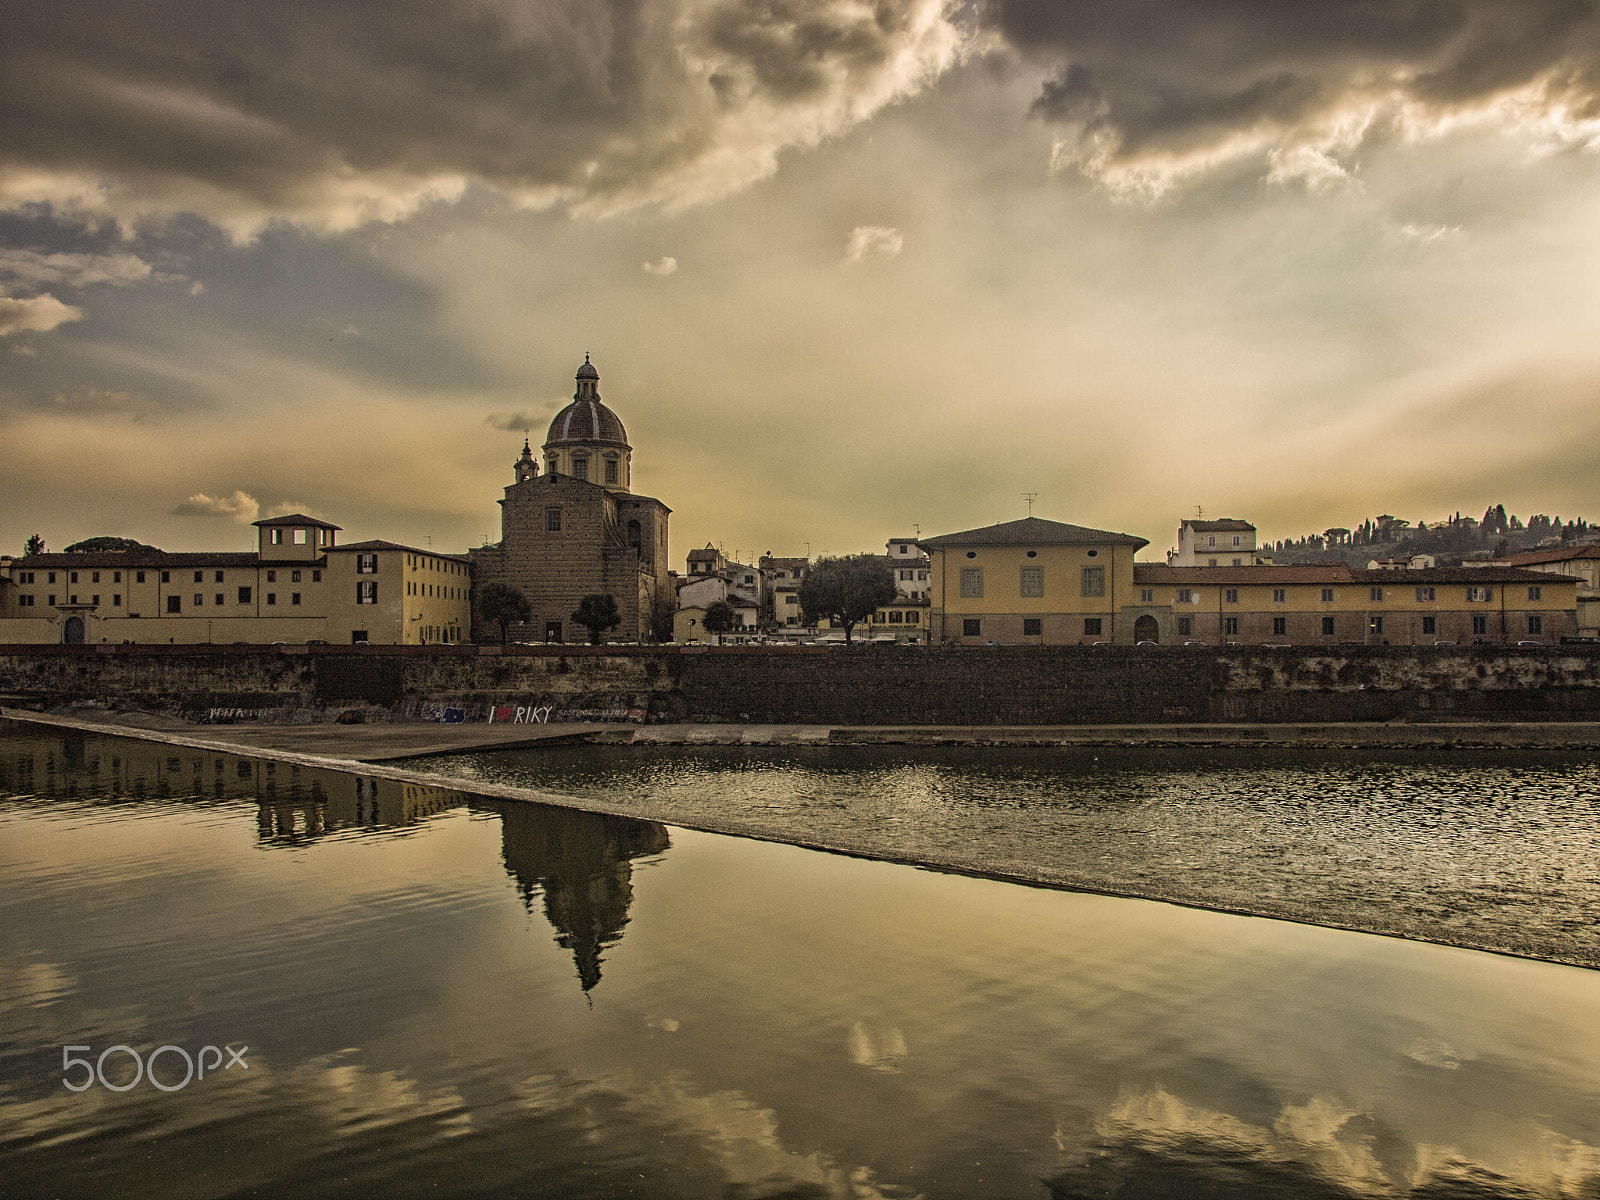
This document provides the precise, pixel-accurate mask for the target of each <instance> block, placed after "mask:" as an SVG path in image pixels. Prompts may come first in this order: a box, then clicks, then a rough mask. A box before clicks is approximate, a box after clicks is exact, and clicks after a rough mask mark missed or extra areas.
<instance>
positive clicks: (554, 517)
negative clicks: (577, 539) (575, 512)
mask: <svg viewBox="0 0 1600 1200" xmlns="http://www.w3.org/2000/svg"><path fill="white" fill-rule="evenodd" d="M544 528H545V532H546V533H560V532H561V510H560V509H559V508H547V509H545V510H544ZM547 640H548V639H547Z"/></svg>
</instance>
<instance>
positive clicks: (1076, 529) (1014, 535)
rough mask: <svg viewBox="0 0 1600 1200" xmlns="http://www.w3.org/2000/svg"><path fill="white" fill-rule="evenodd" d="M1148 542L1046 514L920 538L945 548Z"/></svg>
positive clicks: (921, 543) (931, 547) (1138, 544)
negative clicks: (1048, 517) (1054, 519)
mask: <svg viewBox="0 0 1600 1200" xmlns="http://www.w3.org/2000/svg"><path fill="white" fill-rule="evenodd" d="M1149 544H1150V543H1149V541H1148V540H1146V539H1145V538H1142V537H1134V536H1133V535H1132V534H1131V533H1112V532H1110V531H1108V530H1105V529H1089V528H1087V527H1086V526H1083V525H1068V524H1066V523H1065V522H1063V521H1047V520H1045V519H1044V518H1043V517H1023V518H1022V520H1020V521H1005V522H1003V523H1001V524H999V525H985V526H983V527H982V528H979V529H965V530H962V531H961V532H960V533H942V534H940V535H938V536H937V537H926V538H918V539H917V545H919V546H921V547H922V548H923V549H924V550H942V549H944V548H945V547H947V546H1132V547H1134V548H1135V549H1138V548H1139V547H1141V546H1148V545H1149Z"/></svg>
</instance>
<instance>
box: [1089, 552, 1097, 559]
mask: <svg viewBox="0 0 1600 1200" xmlns="http://www.w3.org/2000/svg"><path fill="white" fill-rule="evenodd" d="M1089 557H1090V558H1099V557H1100V551H1098V550H1091V551H1089Z"/></svg>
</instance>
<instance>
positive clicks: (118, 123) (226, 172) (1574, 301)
mask: <svg viewBox="0 0 1600 1200" xmlns="http://www.w3.org/2000/svg"><path fill="white" fill-rule="evenodd" d="M1597 150H1600V13H1597V11H1596V5H1595V4H1591V3H1584V2H1578V0H1519V2H1518V3H1516V4H1505V3H1503V0H1383V2H1379V0H1297V2H1296V3H1294V4H1283V3H1281V2H1280V0H1121V2H1119V3H1117V4H1114V5H1105V4H1096V3H1087V2H1077V0H992V2H989V3H984V4H980V5H972V4H950V3H943V2H941V0H873V2H862V0H392V2H391V3H389V4H387V5H384V6H382V7H381V8H377V9H374V8H373V7H372V6H371V5H369V4H365V3H357V2H355V0H316V2H315V3H311V2H306V0H280V2H278V3H274V4H271V5H261V4H258V3H256V2H254V0H250V2H246V0H209V2H207V3H204V4H201V3H198V2H196V0H67V2H65V3H61V4H55V5H43V4H31V5H11V6H7V7H6V8H5V9H4V11H3V13H0V553H20V552H21V549H22V543H23V541H24V540H25V539H26V538H27V536H28V535H29V534H31V533H35V532H37V533H40V534H42V535H43V536H44V538H45V540H46V542H47V544H48V545H49V546H50V548H51V549H59V548H61V547H63V546H65V545H67V544H69V543H70V542H73V541H75V540H78V539H80V538H83V537H89V536H95V535H115V536H123V537H133V538H137V539H139V540H140V541H143V542H147V543H151V544H154V545H157V546H160V547H162V548H164V549H168V550H239V549H250V548H253V545H254V530H253V529H251V527H250V524H249V523H250V522H251V521H253V520H256V519H258V518H260V517H264V516H270V515H277V514H281V513H286V512H307V513H310V514H312V515H315V516H318V517H321V518H323V519H326V520H330V521H333V522H335V523H337V524H339V525H340V526H342V527H343V529H344V531H345V532H344V534H343V540H345V541H354V540H365V539H368V538H386V539H389V540H392V541H398V542H404V543H407V544H412V545H419V546H431V547H433V548H434V549H438V550H445V551H455V552H460V551H464V550H465V549H466V548H467V547H469V546H475V545H480V544H482V543H483V542H484V541H485V539H488V540H495V539H497V538H498V536H499V535H498V520H499V510H498V508H497V506H496V504H495V501H496V500H498V499H499V498H500V496H501V494H502V491H501V490H502V489H503V488H504V487H505V486H506V485H508V484H509V483H511V482H512V463H513V461H514V460H515V459H516V457H517V456H518V454H519V453H520V451H521V445H522V438H523V435H524V431H525V430H526V431H531V435H532V439H533V442H534V444H535V446H536V447H537V445H538V444H539V443H540V442H541V441H542V440H543V436H544V431H545V429H546V428H547V426H548V423H549V421H550V418H551V417H552V416H554V414H555V413H556V412H557V411H559V409H560V408H561V407H562V406H563V405H564V404H565V403H566V402H567V401H568V399H569V398H570V397H571V395H572V392H573V374H574V372H575V371H576V369H577V367H578V366H579V365H580V364H581V363H582V362H583V357H584V355H585V354H586V353H588V354H590V355H592V356H593V361H594V363H595V365H596V367H597V368H598V370H599V371H600V376H601V379H600V392H601V395H602V396H603V397H604V399H605V401H606V403H607V404H608V405H609V406H610V407H612V408H613V409H614V410H615V411H616V412H617V413H618V415H619V416H620V417H621V418H622V420H623V421H624V423H625V424H626V426H627V429H628V433H629V436H630V441H631V443H632V446H633V483H634V490H636V491H639V492H642V493H645V494H648V495H653V496H657V497H659V498H661V499H662V500H663V501H664V502H665V503H666V504H668V505H669V506H670V507H671V508H672V509H673V510H674V511H673V518H672V542H673V544H672V555H673V559H674V561H675V562H678V563H679V565H680V566H681V560H682V558H683V556H684V555H685V554H686V553H687V551H688V550H690V549H692V548H694V547H697V546H702V545H705V544H707V543H708V542H709V543H714V544H717V545H719V546H721V547H722V548H723V549H724V550H725V551H726V552H727V553H729V554H730V555H731V554H734V553H735V551H737V552H738V555H739V556H740V557H741V558H744V559H746V560H748V559H749V558H750V557H752V556H753V555H757V554H761V553H765V552H768V551H770V552H772V553H774V554H779V555H793V554H807V553H809V554H811V555H813V556H814V555H818V554H825V553H826V554H842V553H851V552H856V551H862V550H879V551H880V552H881V549H882V546H883V544H884V543H885V542H886V541H887V540H889V539H891V538H898V537H905V536H908V535H914V534H916V533H918V532H920V533H921V534H923V535H933V534H938V533H946V532H952V531H955V530H961V529H968V528H972V527H975V526H980V525H986V524H990V523H993V522H997V521H1005V520H1012V519H1016V518H1018V517H1022V516H1025V515H1027V514H1028V512H1029V507H1028V504H1029V501H1028V499H1026V497H1028V496H1032V497H1034V499H1033V502H1032V512H1033V513H1034V514H1035V515H1038V516H1043V517H1048V518H1051V519H1054V520H1061V521H1069V522H1072V523H1075V524H1083V525H1089V526H1094V527H1097V528H1104V529H1112V530H1117V531H1120V532H1127V533H1133V534H1136V535H1138V536H1141V537H1144V538H1147V539H1149V540H1150V542H1151V547H1150V549H1149V550H1148V551H1146V556H1147V557H1158V556H1159V552H1160V551H1161V550H1163V549H1165V548H1166V547H1168V546H1170V545H1173V544H1174V542H1175V532H1176V528H1177V524H1178V522H1179V520H1181V519H1182V518H1184V517H1189V516H1193V515H1195V513H1196V512H1197V511H1203V512H1204V514H1205V515H1206V516H1208V517H1221V516H1233V517H1242V518H1245V519H1248V520H1252V521H1254V522H1255V523H1256V524H1257V525H1258V526H1259V527H1260V530H1261V533H1262V536H1263V537H1264V538H1268V539H1271V538H1278V537H1286V536H1298V535H1300V534H1304V533H1308V532H1315V531H1320V530H1321V529H1323V528H1326V527H1329V526H1334V525H1339V526H1346V527H1350V526H1354V525H1356V524H1358V523H1359V522H1360V521H1361V520H1362V519H1364V518H1366V517H1369V516H1373V515H1376V514H1378V513H1382V512H1387V513H1393V514H1395V515H1397V516H1401V517H1404V518H1406V519H1408V520H1412V521H1417V520H1426V521H1428V522H1429V523H1430V524H1431V523H1432V522H1433V521H1435V520H1437V519H1439V518H1441V517H1443V516H1446V515H1448V514H1449V513H1451V512H1454V511H1455V510H1457V509H1460V510H1461V511H1463V512H1467V513H1471V514H1473V515H1476V514H1478V513H1481V512H1482V510H1483V509H1485V508H1486V507H1488V506H1490V505H1492V504H1496V503H1502V504H1504V505H1505V506H1506V507H1507V509H1508V510H1509V511H1511V512H1514V513H1518V514H1522V515H1529V514H1531V513H1533V512H1536V511H1538V512H1546V513H1550V514H1552V515H1562V516H1565V517H1567V518H1569V519H1570V518H1572V517H1576V516H1580V515H1582V516H1587V517H1589V518H1590V519H1595V518H1596V517H1597V516H1600V504H1597V503H1596V495H1595V480H1596V478H1597V477H1600V405H1597V404H1596V403H1595V402H1594V401H1595V397H1596V395H1597V394H1600V337H1597V336H1596V334H1597V332H1600V320H1597V318H1600V312H1597V306H1600V292H1597V286H1596V285H1597V284H1600V220H1597V218H1600V154H1597V153H1596V151H1597Z"/></svg>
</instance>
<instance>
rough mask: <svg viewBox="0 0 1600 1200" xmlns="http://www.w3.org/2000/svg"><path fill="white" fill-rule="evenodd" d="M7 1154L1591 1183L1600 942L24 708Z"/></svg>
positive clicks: (659, 1192)
mask: <svg viewBox="0 0 1600 1200" xmlns="http://www.w3.org/2000/svg"><path fill="white" fill-rule="evenodd" d="M565 753H566V752H563V754H565ZM598 761H599V760H594V761H593V762H591V764H590V765H589V766H583V767H581V768H580V767H568V768H562V767H560V766H559V764H558V763H557V762H556V760H555V759H554V758H552V759H549V760H548V761H547V762H546V764H545V766H546V767H547V768H548V769H550V770H555V771H559V770H561V769H572V770H580V769H581V771H582V772H585V773H588V774H589V775H590V780H591V783H593V784H595V785H596V786H599V784H598V777H597V776H595V775H594V774H593V770H594V763H595V762H598ZM1545 765H1546V766H1547V767H1549V768H1550V769H1552V770H1559V764H1556V763H1553V762H1552V763H1546V764H1545ZM477 769H479V770H482V769H483V764H479V766H478V767H477ZM646 769H648V770H650V771H654V772H656V779H657V782H656V785H655V786H662V787H666V786H670V779H671V776H672V775H673V774H674V773H675V772H676V773H678V774H680V775H681V774H682V773H683V771H684V767H683V764H682V763H681V762H680V763H679V765H678V766H677V767H672V766H671V765H670V764H669V763H668V762H666V760H662V761H661V762H658V763H657V764H656V765H654V766H649V765H648V764H646V763H644V762H643V761H636V762H635V763H634V765H633V767H628V766H627V765H626V764H624V765H622V766H618V767H614V768H611V770H613V771H614V772H616V773H617V775H616V776H615V777H618V778H620V776H621V775H622V774H626V772H627V771H628V770H646ZM766 769H769V770H774V771H780V768H778V767H769V768H766ZM792 769H794V768H792V767H786V768H781V770H792ZM896 769H899V768H896ZM947 769H949V770H954V768H953V767H949V766H948V765H947ZM1197 769H1198V768H1197ZM780 773H781V771H780ZM846 777H847V778H848V773H846ZM952 778H953V777H952ZM546 786H549V784H548V781H547V782H546ZM809 786H820V784H818V783H817V782H816V781H813V783H812V785H809ZM861 786H862V787H864V788H866V789H867V790H869V791H871V792H873V793H874V794H877V793H878V792H880V791H881V787H880V786H879V784H874V783H872V782H871V781H870V780H862V781H861ZM985 786H987V785H985ZM1546 786H1553V785H1551V784H1549V783H1548V782H1547V784H1546ZM999 794H1001V795H1004V794H1007V793H1006V789H1005V788H1001V789H1000V793H999ZM764 802H765V801H764ZM771 802H773V803H776V802H777V801H775V800H774V801H771ZM885 802H887V801H885ZM845 803H846V804H847V805H848V804H849V803H852V801H849V800H846V802H845ZM1007 803H1011V802H1004V803H1001V804H1000V805H999V809H1004V808H1005V807H1006V804H1007ZM994 816H995V819H996V820H999V819H1000V817H1001V812H1000V811H998V810H997V811H996V812H995V814H994ZM1197 819H1198V818H1197ZM1561 902H1562V903H1565V901H1561ZM119 1045H120V1046H127V1047H128V1048H129V1050H128V1051H116V1052H113V1053H111V1054H110V1055H109V1057H105V1058H101V1056H102V1055H103V1054H104V1053H105V1052H106V1051H107V1050H108V1048H109V1047H112V1046H119ZM212 1045H214V1046H217V1047H219V1048H221V1047H228V1048H229V1049H230V1050H231V1051H239V1052H241V1053H242V1055H243V1058H244V1063H242V1064H237V1065H232V1066H230V1067H228V1069H220V1068H217V1067H213V1068H212V1069H211V1071H210V1073H209V1074H207V1076H206V1077H205V1078H204V1079H191V1080H190V1081H189V1082H188V1083H186V1084H183V1085H182V1086H178V1085H179V1084H180V1081H181V1080H182V1078H183V1076H184V1062H183V1059H182V1056H181V1053H180V1052H187V1053H189V1054H190V1056H191V1057H193V1056H195V1055H197V1054H199V1053H200V1051H201V1048H202V1047H205V1046H212ZM165 1046H170V1047H175V1048H176V1049H174V1050H169V1051H162V1052H161V1055H159V1056H158V1058H159V1061H158V1062H156V1063H155V1064H154V1065H153V1067H152V1070H153V1071H154V1072H155V1074H156V1079H157V1080H158V1081H159V1082H161V1083H162V1084H163V1086H166V1087H169V1088H172V1089H173V1090H170V1091H163V1090H160V1089H159V1088H157V1087H155V1086H152V1084H151V1081H150V1079H149V1078H140V1079H139V1080H138V1081H137V1082H133V1065H132V1056H133V1055H135V1054H137V1055H139V1056H141V1057H142V1058H143V1059H144V1060H146V1061H148V1060H149V1058H150V1055H151V1052H152V1051H156V1050H158V1049H160V1048H161V1047H165ZM63 1047H79V1048H80V1049H75V1050H70V1051H66V1052H65V1053H66V1055H67V1056H68V1057H72V1058H80V1059H87V1060H89V1061H90V1062H91V1064H93V1063H94V1062H96V1061H98V1062H100V1064H101V1077H100V1078H93V1081H92V1082H91V1083H90V1085H89V1086H88V1087H87V1088H86V1089H85V1090H83V1091H81V1092H73V1091H69V1090H68V1089H67V1088H66V1087H65V1086H64V1084H63V1077H65V1078H66V1080H67V1081H69V1082H73V1083H78V1082H81V1081H82V1080H83V1079H84V1078H85V1068H82V1067H69V1068H66V1069H64V1068H63V1053H64V1052H63ZM246 1047H247V1049H243V1050H241V1048H246ZM217 1057H218V1058H222V1057H223V1056H222V1055H221V1054H220V1053H219V1054H218V1055H217ZM89 1070H90V1071H92V1065H91V1068H89ZM91 1078H92V1076H91ZM130 1083H132V1086H130V1087H128V1090H126V1091H121V1092H118V1091H114V1090H111V1089H112V1088H113V1087H123V1086H125V1085H128V1084H130ZM0 1195H4V1196H6V1197H33V1196H64V1195H88V1196H96V1197H123V1196H129V1197H133V1196H138V1197H144V1196H149V1197H237V1196H274V1197H277V1196H285V1197H300V1196H306V1197H368V1196H386V1197H388V1196H394V1197H411V1196H424V1195H426V1196H457V1195H460V1196H541V1197H697V1198H698V1197H729V1198H751V1200H753V1198H755V1197H771V1198H777V1197H791V1198H800V1197H806V1198H815V1197H840V1198H862V1197H865V1198H869V1200H870V1198H873V1197H912V1196H919V1195H920V1196H924V1197H928V1198H929V1200H932V1198H934V1197H1039V1198H1045V1200H1048V1198H1051V1197H1056V1198H1061V1197H1073V1198H1077V1197H1084V1198H1087V1197H1092V1196H1093V1197H1099V1196H1114V1197H1124V1198H1137V1200H1143V1198H1150V1200H1154V1198H1155V1197H1199V1198H1207V1197H1224V1196H1226V1197H1233V1196H1238V1197H1284V1198H1289V1197H1296V1198H1299V1197H1310V1198H1313V1200H1318V1198H1323V1197H1328V1198H1346V1197H1377V1196H1415V1197H1490V1196H1499V1197H1525V1196H1530V1195H1532V1196H1547V1197H1564V1198H1571V1200H1579V1198H1592V1197H1594V1196H1596V1195H1600V973H1596V972H1593V971H1587V970H1582V969H1578V968H1574V967H1568V966H1561V965H1555V964H1550V963H1541V962H1533V961H1527V960H1521V959H1515V958H1508V957H1504V956H1498V955H1488V954H1482V953H1477V952H1474V951H1470V950H1460V949H1453V948H1447V947H1441V946H1435V945H1425V944H1420V943H1415V942H1407V941H1402V940H1398V939H1393V938H1382V937H1373V936H1370V935H1365V934H1359V933H1351V932H1345V931H1340V930H1330V929H1321V928H1316V927H1312V926H1308V925H1303V924H1293V923H1288V922H1280V921H1272V920H1264V919H1260V918H1250V917H1240V916H1234V915H1229V914H1223V913H1216V912H1207V911H1200V910H1196V909H1189V908H1180V907H1174V906H1171V905H1166V904H1160V903H1154V902H1150V901H1144V900H1128V899H1119V898H1113V897H1108V896H1100V895H1087V894H1079V893H1071V892H1062V891H1051V890H1043V889H1036V888H1028V887H1022V886H1018V885H1015V884H1008V883H1000V882H994V881H990V880H984V879H977V878H969V877H963V876H958V875H949V874H940V873H935V872H930V871H924V870H917V869H914V868H911V867H906V866H899V865H894V864H889V863H881V862H871V861H864V860H860V859H854V858H848V857H842V856H837V855H826V854H821V853H817V852H815V851H808V850H803V849H799V848H795V847H792V846H785V845H779V844H773V843H766V842H755V841H749V840H745V839H736V838H729V837H723V836H719V835H715V834H707V833H696V832H692V831H687V830H683V829H680V828H674V827H670V826H667V825H663V824H658V823H655V822H653V821H648V820H639V819H627V818H617V817H608V816H602V815H598V814H592V813H584V812H578V811H575V810H570V809H559V808H546V807H541V806H537V805H531V804H520V803H516V802H496V801H487V800H482V799H478V798H474V797H472V796H470V795H469V794H467V793H466V792H457V791H453V790H449V789H445V788H428V787H421V786H418V785H415V784H402V783H397V782H394V781H390V780H374V779H369V778H363V777H360V776H355V775H346V774H340V773H330V772H318V771H312V770H309V769H299V768H293V767H291V766H289V765H287V764H273V763H264V762H256V761H251V760H248V759H240V758H232V757H229V756H225V755H216V754H202V753H198V752H194V751H180V750H168V749H166V748H164V747H155V746H150V745H146V744H141V743H136V742H129V741H121V740H117V739H109V738H107V739H102V738H94V737H89V738H78V737H60V736H53V735H44V734H40V733H38V732H29V731H25V730H22V729H20V728H18V727H13V728H11V729H10V730H5V729H4V728H3V727H0Z"/></svg>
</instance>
